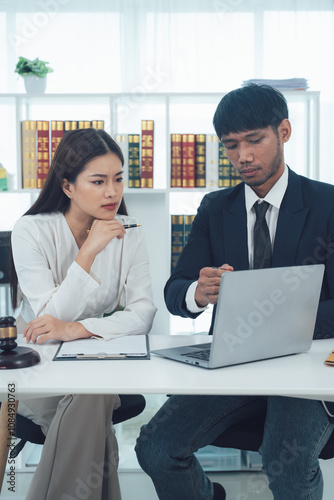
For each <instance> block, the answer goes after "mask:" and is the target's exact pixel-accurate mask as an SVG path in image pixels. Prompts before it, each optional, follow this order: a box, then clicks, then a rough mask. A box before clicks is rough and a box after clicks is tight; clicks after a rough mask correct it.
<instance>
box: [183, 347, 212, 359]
mask: <svg viewBox="0 0 334 500" xmlns="http://www.w3.org/2000/svg"><path fill="white" fill-rule="evenodd" d="M210 350H211V349H201V350H200V351H195V352H187V353H183V354H181V356H187V357H188V358H194V359H200V360H201V361H209V359H210Z"/></svg>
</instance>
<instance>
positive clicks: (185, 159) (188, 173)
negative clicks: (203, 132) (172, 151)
mask: <svg viewBox="0 0 334 500" xmlns="http://www.w3.org/2000/svg"><path fill="white" fill-rule="evenodd" d="M182 187H183V188H194V187H195V134H182Z"/></svg>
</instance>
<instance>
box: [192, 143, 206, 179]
mask: <svg viewBox="0 0 334 500" xmlns="http://www.w3.org/2000/svg"><path fill="white" fill-rule="evenodd" d="M205 140H206V138H205V134H196V137H195V187H205Z"/></svg>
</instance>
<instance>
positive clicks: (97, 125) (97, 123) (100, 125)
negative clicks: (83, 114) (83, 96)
mask: <svg viewBox="0 0 334 500" xmlns="http://www.w3.org/2000/svg"><path fill="white" fill-rule="evenodd" d="M91 127H92V128H96V129H100V130H104V120H92V121H91Z"/></svg>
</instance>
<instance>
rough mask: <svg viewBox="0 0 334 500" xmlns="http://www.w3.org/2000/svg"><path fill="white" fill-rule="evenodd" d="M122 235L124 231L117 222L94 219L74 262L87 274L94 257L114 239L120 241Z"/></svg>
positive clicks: (114, 220)
mask: <svg viewBox="0 0 334 500" xmlns="http://www.w3.org/2000/svg"><path fill="white" fill-rule="evenodd" d="M124 234H125V229H124V227H123V225H122V224H121V223H120V222H119V221H118V220H116V219H112V220H98V219H95V220H94V222H93V224H92V227H91V228H90V230H89V232H88V236H87V239H86V241H85V242H84V243H83V245H82V247H81V248H80V250H79V253H78V255H77V257H76V259H75V261H76V262H77V264H79V266H81V267H82V268H83V269H84V270H85V271H86V272H87V273H89V272H90V268H91V266H92V264H93V262H94V260H95V257H96V256H97V255H98V254H99V253H100V252H102V250H103V249H104V248H105V247H106V246H107V245H108V243H110V241H111V240H113V239H114V238H117V239H119V240H120V239H122V238H123V237H124Z"/></svg>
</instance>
